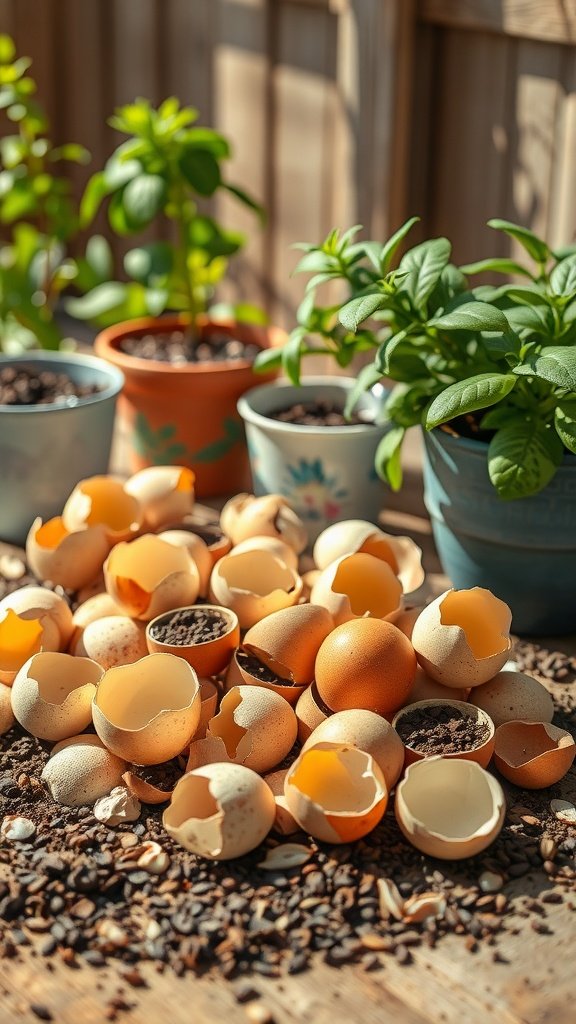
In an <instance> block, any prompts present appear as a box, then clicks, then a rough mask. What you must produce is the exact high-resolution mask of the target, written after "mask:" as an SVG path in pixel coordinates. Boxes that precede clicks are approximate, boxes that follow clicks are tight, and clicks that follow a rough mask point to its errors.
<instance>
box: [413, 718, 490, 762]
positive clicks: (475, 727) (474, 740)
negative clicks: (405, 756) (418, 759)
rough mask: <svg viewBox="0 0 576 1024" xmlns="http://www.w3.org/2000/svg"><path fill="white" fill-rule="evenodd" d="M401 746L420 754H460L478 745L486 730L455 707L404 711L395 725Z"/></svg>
mask: <svg viewBox="0 0 576 1024" xmlns="http://www.w3.org/2000/svg"><path fill="white" fill-rule="evenodd" d="M396 731H397V733H398V735H399V736H400V739H401V740H402V742H403V743H404V745H405V746H407V747H410V749H411V750H417V751H419V752H420V753H421V754H427V755H428V756H431V755H432V754H460V753H463V752H465V751H467V750H474V749H475V748H476V747H480V746H482V744H483V743H485V742H486V740H487V739H488V737H489V735H490V732H489V729H488V726H487V725H486V724H485V723H484V722H479V721H477V720H476V719H475V718H474V717H473V716H472V715H467V714H465V712H463V711H460V709H459V708H455V707H450V706H445V707H441V706H439V707H427V708H414V710H413V711H406V713H405V714H403V715H402V718H401V719H400V721H399V722H398V724H397V726H396Z"/></svg>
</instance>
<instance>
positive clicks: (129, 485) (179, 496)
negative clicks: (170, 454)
mask: <svg viewBox="0 0 576 1024" xmlns="http://www.w3.org/2000/svg"><path fill="white" fill-rule="evenodd" d="M195 480H196V474H195V473H193V471H192V470H191V469H188V468H187V467H185V466H148V467H147V468H146V469H141V470H139V472H138V473H134V475H133V476H131V477H130V479H129V480H127V481H126V484H125V485H124V489H125V491H126V493H127V494H131V495H132V497H133V498H136V500H137V501H138V502H139V504H140V507H141V509H142V515H143V518H144V527H145V528H146V529H148V530H159V529H160V528H161V527H162V526H164V525H165V524H167V523H171V522H173V521H174V520H176V519H182V518H183V517H184V516H185V515H187V514H188V513H189V512H190V511H191V510H192V506H193V505H194V483H195Z"/></svg>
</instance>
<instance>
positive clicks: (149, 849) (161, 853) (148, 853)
mask: <svg viewBox="0 0 576 1024" xmlns="http://www.w3.org/2000/svg"><path fill="white" fill-rule="evenodd" d="M140 849H141V850H142V853H141V854H140V856H139V857H138V861H137V864H138V867H139V868H143V869H144V871H147V872H148V874H150V875H163V874H164V872H165V871H167V870H168V868H169V866H170V857H169V856H168V854H167V853H166V851H165V850H163V849H162V847H161V846H160V844H159V843H154V842H147V843H142V846H141V847H140Z"/></svg>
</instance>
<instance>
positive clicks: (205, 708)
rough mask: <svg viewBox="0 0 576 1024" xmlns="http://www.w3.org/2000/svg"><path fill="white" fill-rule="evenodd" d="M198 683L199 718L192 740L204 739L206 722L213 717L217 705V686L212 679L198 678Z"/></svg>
mask: <svg viewBox="0 0 576 1024" xmlns="http://www.w3.org/2000/svg"><path fill="white" fill-rule="evenodd" d="M198 682H199V683H200V720H199V722H198V725H197V727H196V732H195V733H194V735H193V737H192V739H193V740H201V739H204V737H205V735H206V729H207V728H208V722H209V721H210V719H211V718H214V715H215V714H216V708H217V707H218V695H219V691H218V687H217V685H216V682H215V680H214V679H199V680H198Z"/></svg>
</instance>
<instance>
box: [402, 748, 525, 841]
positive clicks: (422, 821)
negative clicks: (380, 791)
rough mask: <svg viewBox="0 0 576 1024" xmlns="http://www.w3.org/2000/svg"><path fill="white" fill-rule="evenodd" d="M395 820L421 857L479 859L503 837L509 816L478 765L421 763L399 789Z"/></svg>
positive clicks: (445, 761)
mask: <svg viewBox="0 0 576 1024" xmlns="http://www.w3.org/2000/svg"><path fill="white" fill-rule="evenodd" d="M395 814H396V820H397V822H398V824H399V826H400V829H401V831H402V832H403V834H404V835H405V837H406V839H407V840H408V841H409V842H410V843H412V845H413V846H415V847H416V848H417V849H418V850H420V851H421V852H422V853H425V854H427V855H428V856H430V857H439V858H441V859H443V860H461V859H463V858H465V857H474V856H475V855H476V854H477V853H481V851H482V850H485V849H486V847H487V846H489V845H490V843H492V842H493V841H494V840H495V839H496V836H497V835H498V834H499V832H500V830H501V828H502V825H503V824H504V818H505V815H506V800H505V798H504V793H503V791H502V787H501V785H500V783H499V782H498V781H497V780H496V779H495V778H494V776H493V775H491V774H490V773H489V772H487V771H486V770H485V769H484V768H481V767H480V765H479V764H476V762H475V761H458V760H456V761H454V760H449V759H447V758H444V757H430V758H426V760H424V761H416V762H415V763H414V764H412V765H410V766H409V768H408V769H407V770H406V774H405V775H404V778H403V779H402V781H401V782H400V783H399V784H398V786H397V788H396V799H395Z"/></svg>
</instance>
